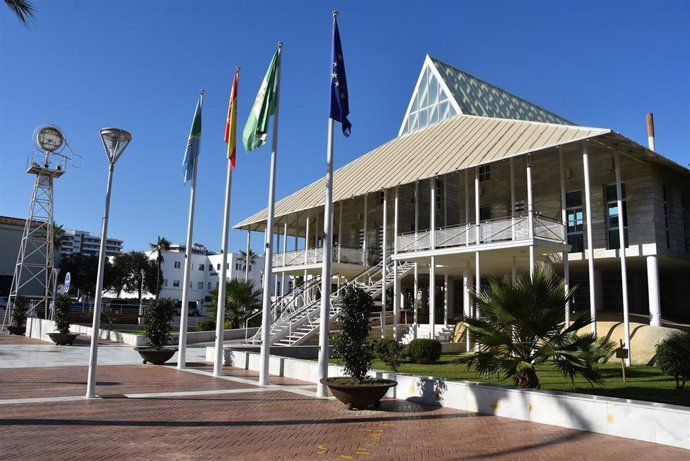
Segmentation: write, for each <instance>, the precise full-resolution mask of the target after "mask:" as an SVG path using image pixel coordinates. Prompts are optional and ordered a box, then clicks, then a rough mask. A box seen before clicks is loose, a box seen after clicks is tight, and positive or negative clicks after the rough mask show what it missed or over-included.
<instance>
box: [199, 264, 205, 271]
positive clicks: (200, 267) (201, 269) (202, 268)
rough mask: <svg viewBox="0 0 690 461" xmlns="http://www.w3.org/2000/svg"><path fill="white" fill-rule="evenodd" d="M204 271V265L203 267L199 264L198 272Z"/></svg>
mask: <svg viewBox="0 0 690 461" xmlns="http://www.w3.org/2000/svg"><path fill="white" fill-rule="evenodd" d="M204 269H205V267H204V265H203V264H199V270H200V271H202V272H203V270H204Z"/></svg>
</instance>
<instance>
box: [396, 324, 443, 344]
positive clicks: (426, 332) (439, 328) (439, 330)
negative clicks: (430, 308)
mask: <svg viewBox="0 0 690 461" xmlns="http://www.w3.org/2000/svg"><path fill="white" fill-rule="evenodd" d="M453 331H455V324H454V323H452V324H451V323H449V324H448V325H446V326H443V324H437V325H436V327H435V333H436V334H435V336H434V338H433V339H437V340H439V341H441V342H450V340H451V339H453ZM417 338H431V326H430V325H428V324H420V325H417ZM413 339H414V327H413V326H410V328H409V330H408V331H407V333H406V334H405V335H404V336H403V337H402V340H401V341H402V343H403V344H409V343H410V341H412V340H413Z"/></svg>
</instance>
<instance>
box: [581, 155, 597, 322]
mask: <svg viewBox="0 0 690 461" xmlns="http://www.w3.org/2000/svg"><path fill="white" fill-rule="evenodd" d="M582 168H583V169H584V176H585V208H586V209H587V212H586V215H585V216H586V220H587V224H586V226H587V263H588V270H589V312H590V315H591V316H592V333H594V335H596V334H597V322H596V320H597V292H596V281H595V278H594V243H593V241H592V193H591V189H590V183H589V146H587V143H582Z"/></svg>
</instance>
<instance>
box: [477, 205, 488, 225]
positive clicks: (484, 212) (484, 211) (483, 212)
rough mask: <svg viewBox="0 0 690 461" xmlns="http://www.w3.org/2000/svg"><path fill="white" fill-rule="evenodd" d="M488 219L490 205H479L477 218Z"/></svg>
mask: <svg viewBox="0 0 690 461" xmlns="http://www.w3.org/2000/svg"><path fill="white" fill-rule="evenodd" d="M489 219H491V206H489V205H486V206H481V207H479V220H480V221H488V220H489Z"/></svg>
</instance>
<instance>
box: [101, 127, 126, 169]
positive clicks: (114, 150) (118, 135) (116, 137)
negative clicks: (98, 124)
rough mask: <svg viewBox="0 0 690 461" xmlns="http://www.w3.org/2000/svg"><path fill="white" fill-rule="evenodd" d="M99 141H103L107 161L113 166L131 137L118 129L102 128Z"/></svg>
mask: <svg viewBox="0 0 690 461" xmlns="http://www.w3.org/2000/svg"><path fill="white" fill-rule="evenodd" d="M101 139H102V140H103V146H104V147H105V153H106V154H107V155H108V160H109V161H110V163H111V164H114V163H115V162H117V159H118V158H120V155H122V153H123V152H124V151H125V148H126V147H127V146H128V145H129V143H130V141H131V140H132V135H131V134H130V133H129V132H128V131H125V130H122V129H120V128H102V129H101Z"/></svg>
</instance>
